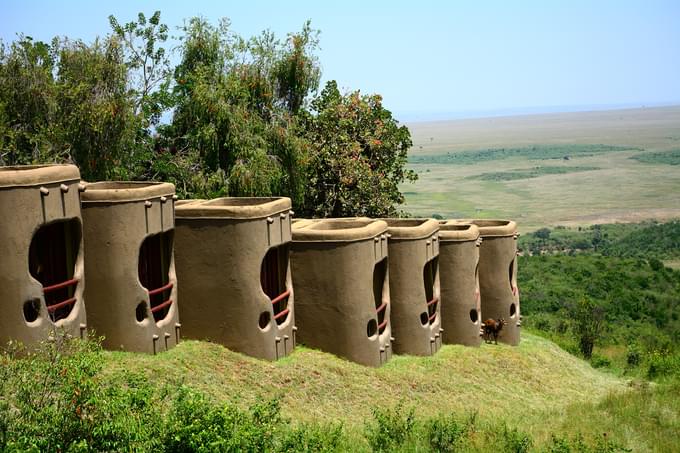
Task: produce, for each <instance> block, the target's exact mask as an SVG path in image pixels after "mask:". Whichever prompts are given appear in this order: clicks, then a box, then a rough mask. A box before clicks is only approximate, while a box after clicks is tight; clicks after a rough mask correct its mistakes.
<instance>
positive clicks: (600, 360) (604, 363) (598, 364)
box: [590, 354, 612, 368]
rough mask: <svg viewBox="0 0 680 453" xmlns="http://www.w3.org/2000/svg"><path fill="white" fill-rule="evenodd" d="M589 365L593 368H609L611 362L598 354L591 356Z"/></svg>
mask: <svg viewBox="0 0 680 453" xmlns="http://www.w3.org/2000/svg"><path fill="white" fill-rule="evenodd" d="M590 364H591V365H592V366H593V368H606V367H609V366H611V364H612V361H611V360H609V359H608V358H607V357H605V356H602V355H600V354H593V356H592V357H591V358H590Z"/></svg>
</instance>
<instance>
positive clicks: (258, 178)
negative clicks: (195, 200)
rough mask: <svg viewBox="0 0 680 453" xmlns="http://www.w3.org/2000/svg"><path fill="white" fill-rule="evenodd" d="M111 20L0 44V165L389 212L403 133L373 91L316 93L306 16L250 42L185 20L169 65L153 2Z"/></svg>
mask: <svg viewBox="0 0 680 453" xmlns="http://www.w3.org/2000/svg"><path fill="white" fill-rule="evenodd" d="M109 23H110V26H111V34H109V35H108V36H106V37H105V38H98V39H96V40H95V41H94V42H92V43H89V44H88V43H84V42H82V41H79V40H69V39H55V40H54V41H53V42H52V43H49V44H48V43H43V42H34V41H33V40H32V39H31V38H30V37H20V38H19V39H18V40H17V41H16V42H14V43H12V44H11V45H10V46H4V45H3V46H0V150H1V153H0V164H28V163H39V162H73V163H76V164H77V165H78V166H79V167H80V169H81V174H82V176H83V178H84V179H89V180H98V179H137V180H146V179H149V180H167V181H170V182H173V183H175V185H176V186H177V189H178V194H179V195H180V196H182V197H215V196H223V195H231V196H273V195H283V196H289V197H291V198H292V200H293V205H294V207H295V209H296V210H298V212H299V213H301V214H304V215H313V216H328V215H332V216H352V215H375V216H378V215H380V216H383V215H395V214H396V213H397V205H398V204H399V203H401V202H403V196H402V194H401V193H400V191H399V188H398V185H399V184H400V183H402V182H404V181H413V180H415V177H416V176H415V174H414V173H413V172H411V171H407V170H406V169H405V165H406V153H407V151H408V149H409V148H410V146H411V138H410V134H409V131H408V129H407V128H406V127H404V126H399V125H398V123H397V121H396V120H395V119H394V118H393V117H392V115H391V113H390V112H389V111H388V110H386V109H385V108H384V107H383V105H382V98H381V97H380V96H379V95H370V96H369V95H362V94H361V93H360V92H359V91H353V92H348V93H344V94H343V93H341V92H340V90H339V89H338V87H337V85H336V84H335V82H330V83H329V84H327V86H326V88H325V89H324V90H323V92H322V93H321V94H320V95H318V96H317V90H318V88H319V81H320V78H321V66H320V62H319V60H318V57H317V55H316V52H317V50H318V48H319V32H318V31H317V30H315V29H313V28H312V27H311V24H310V22H309V21H307V22H306V23H304V24H303V26H302V28H301V30H299V31H298V32H295V33H290V34H288V35H287V37H286V38H285V39H279V38H278V37H276V36H275V35H274V33H272V32H271V31H268V30H265V31H264V32H262V33H261V34H259V35H257V36H254V37H252V38H248V39H246V38H243V37H241V36H239V35H237V34H236V33H234V32H233V31H232V30H231V27H230V23H229V21H228V20H226V19H223V20H221V21H220V22H219V23H218V24H217V25H213V24H211V23H210V22H209V21H207V20H206V19H204V18H200V17H194V18H191V19H189V20H188V21H186V22H185V24H184V26H183V27H182V28H181V29H180V33H181V36H180V45H179V47H178V48H177V52H178V57H179V63H178V64H177V65H176V66H175V67H174V68H173V67H171V66H170V63H169V62H170V58H169V54H168V52H167V51H166V50H165V47H164V46H165V43H166V42H167V40H168V30H169V28H168V26H167V25H166V24H164V23H162V21H161V13H160V12H159V11H156V12H155V13H154V14H153V15H151V16H150V17H148V16H146V15H144V14H143V13H139V15H138V16H137V18H136V19H135V20H132V21H129V22H122V21H119V20H118V19H116V18H115V17H113V16H109ZM164 115H166V116H165V117H164ZM168 117H171V121H170V122H169V123H166V124H163V122H162V121H161V119H162V118H168Z"/></svg>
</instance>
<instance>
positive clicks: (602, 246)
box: [519, 220, 680, 260]
mask: <svg viewBox="0 0 680 453" xmlns="http://www.w3.org/2000/svg"><path fill="white" fill-rule="evenodd" d="M519 247H520V249H522V250H524V251H525V252H529V253H531V254H534V255H536V254H540V253H574V252H584V251H588V252H598V253H600V254H601V255H604V256H616V257H623V258H631V257H635V258H645V259H651V260H654V259H660V260H664V259H674V258H679V257H680V221H677V220H675V221H671V222H667V223H657V222H653V221H650V222H643V223H617V224H609V225H592V226H589V227H579V228H576V229H574V228H565V227H557V228H554V229H549V228H541V229H539V230H537V231H535V232H533V233H530V234H528V235H524V236H521V237H520V240H519Z"/></svg>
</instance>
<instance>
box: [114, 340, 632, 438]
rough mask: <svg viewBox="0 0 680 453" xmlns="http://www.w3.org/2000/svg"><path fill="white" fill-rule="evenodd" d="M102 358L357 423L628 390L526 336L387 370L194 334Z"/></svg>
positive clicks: (166, 379) (515, 408)
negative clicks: (236, 345)
mask: <svg viewBox="0 0 680 453" xmlns="http://www.w3.org/2000/svg"><path fill="white" fill-rule="evenodd" d="M104 357H105V361H106V362H105V366H104V372H105V373H111V374H114V375H115V374H116V373H118V372H120V371H122V370H125V371H133V372H134V371H141V372H143V373H145V374H146V375H148V377H149V378H150V379H151V380H152V381H155V382H156V383H183V384H186V385H189V386H191V387H194V388H196V389H198V390H200V391H201V392H203V393H205V394H207V395H209V396H210V397H212V398H214V399H216V400H220V401H229V402H232V401H233V402H236V403H237V404H240V405H244V406H248V405H250V404H252V403H254V402H255V401H256V400H257V399H258V398H264V399H268V398H272V397H275V396H278V397H280V398H281V403H282V412H283V414H284V415H286V416H289V417H291V418H293V419H294V420H299V421H319V420H321V421H342V422H343V423H345V424H347V425H361V424H363V423H364V421H365V420H366V419H368V418H370V416H371V412H372V410H373V408H376V407H390V406H394V405H396V404H397V403H399V402H403V403H404V404H405V406H407V407H408V406H415V409H416V414H417V415H419V416H420V415H422V416H433V415H436V414H438V413H442V412H444V413H447V412H458V413H465V412H474V411H478V412H479V414H480V415H481V416H501V417H505V416H511V415H512V416H518V415H520V414H525V415H526V414H531V413H536V412H537V411H543V410H554V409H561V408H564V407H566V406H568V405H569V404H571V403H576V402H585V401H592V400H599V399H601V398H603V397H604V396H606V395H607V394H608V393H610V392H612V391H621V390H623V389H625V387H626V386H625V383H624V381H622V380H621V379H618V378H616V377H614V376H612V375H609V374H605V373H602V372H599V371H597V370H595V369H593V368H591V366H590V365H589V364H588V363H587V362H585V361H582V360H580V359H578V358H576V357H574V356H572V355H570V354H568V353H567V352H565V351H563V350H562V349H560V348H559V347H557V346H556V345H555V344H554V343H552V342H550V341H548V340H545V339H543V338H541V337H538V336H534V335H530V334H525V335H524V337H523V339H522V343H521V345H520V346H519V347H517V348H513V347H509V346H505V345H498V346H496V345H483V346H482V347H480V348H469V347H462V346H444V347H443V348H442V350H441V351H440V352H439V353H438V354H436V355H435V356H433V357H408V356H394V357H393V359H392V360H391V361H390V362H388V363H387V364H386V365H384V366H382V367H381V368H367V367H364V366H361V365H357V364H354V363H352V362H349V361H346V360H342V359H339V358H337V357H335V356H333V355H331V354H326V353H323V352H319V351H316V350H311V349H307V348H298V349H297V350H296V351H295V352H294V353H293V354H292V355H291V356H289V357H287V358H285V359H283V360H279V361H278V362H265V361H262V360H257V359H253V358H250V357H246V356H244V355H242V354H237V353H234V352H231V351H229V350H228V349H226V348H224V347H222V346H218V345H215V344H211V343H206V342H198V341H184V342H182V343H181V344H180V345H179V346H178V347H177V348H175V349H173V350H170V351H168V352H167V353H163V354H159V355H156V356H148V355H142V354H132V353H118V352H114V353H109V352H107V353H104Z"/></svg>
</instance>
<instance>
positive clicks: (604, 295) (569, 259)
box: [520, 221, 680, 377]
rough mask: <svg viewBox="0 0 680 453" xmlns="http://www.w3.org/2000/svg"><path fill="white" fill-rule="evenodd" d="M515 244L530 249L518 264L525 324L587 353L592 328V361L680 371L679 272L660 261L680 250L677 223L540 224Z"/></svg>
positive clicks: (645, 369)
mask: <svg viewBox="0 0 680 453" xmlns="http://www.w3.org/2000/svg"><path fill="white" fill-rule="evenodd" d="M520 244H521V247H523V248H525V250H529V251H531V253H532V254H533V255H534V256H523V257H522V258H521V263H520V265H521V267H522V271H521V272H520V279H521V281H520V287H521V288H522V290H523V297H522V313H523V315H525V316H526V320H527V324H528V325H529V326H532V327H534V328H536V329H538V330H539V331H542V332H545V333H546V334H548V335H549V336H550V337H551V338H553V339H555V340H556V341H558V342H559V343H560V344H562V345H563V346H564V347H565V348H567V349H568V350H570V351H572V352H574V353H576V354H580V353H582V354H584V355H586V356H587V357H588V358H590V353H588V351H587V350H584V345H583V341H584V335H585V334H584V328H590V330H589V331H588V332H587V335H589V336H590V337H589V338H587V339H586V340H587V343H590V352H592V347H593V346H594V345H596V346H598V348H596V349H595V352H596V353H595V354H594V356H593V357H594V358H593V360H595V362H594V364H598V365H613V366H614V367H618V368H619V369H626V370H627V371H634V369H635V368H637V367H640V370H639V371H640V372H642V373H644V374H646V375H647V376H648V377H655V376H657V375H662V374H671V375H672V374H674V373H677V372H678V371H680V350H679V349H678V347H677V345H678V344H680V272H678V271H674V270H672V269H669V268H666V267H664V265H663V263H662V262H661V261H660V259H663V258H675V257H678V256H680V222H677V221H676V222H669V223H666V224H656V223H644V224H637V225H596V226H593V227H590V228H586V229H581V231H578V230H566V229H559V230H557V229H556V230H549V229H542V230H538V231H536V232H534V233H531V234H529V235H527V236H526V237H524V238H522V239H521V242H520ZM575 251H578V252H579V253H575ZM584 309H585V310H586V311H585V313H584V312H583V310H584ZM595 324H597V325H595ZM593 329H594V330H593ZM587 335H586V336H587ZM585 349H587V348H585ZM598 349H599V353H598ZM602 354H608V355H609V358H607V357H603V356H602ZM612 360H613V361H614V363H611V362H612Z"/></svg>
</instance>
